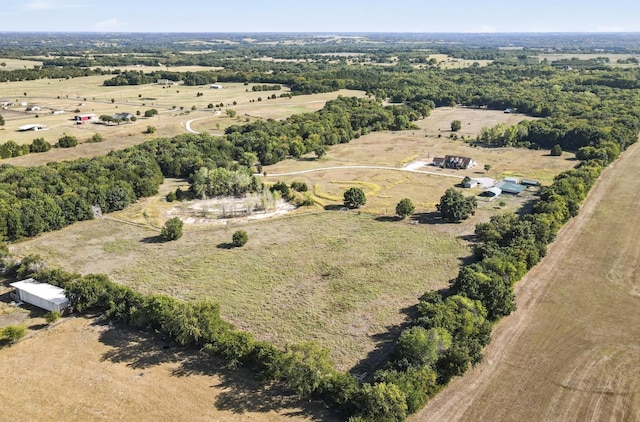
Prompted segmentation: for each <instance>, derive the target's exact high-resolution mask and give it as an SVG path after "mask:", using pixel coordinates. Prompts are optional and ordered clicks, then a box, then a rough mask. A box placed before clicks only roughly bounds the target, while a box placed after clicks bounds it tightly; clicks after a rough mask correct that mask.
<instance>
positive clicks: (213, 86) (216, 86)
mask: <svg viewBox="0 0 640 422" xmlns="http://www.w3.org/2000/svg"><path fill="white" fill-rule="evenodd" d="M209 88H211V89H222V85H218V84H211V85H209Z"/></svg>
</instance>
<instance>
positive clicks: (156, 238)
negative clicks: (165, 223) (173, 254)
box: [140, 235, 165, 243]
mask: <svg viewBox="0 0 640 422" xmlns="http://www.w3.org/2000/svg"><path fill="white" fill-rule="evenodd" d="M140 242H142V243H164V242H165V240H164V238H163V237H162V236H161V235H157V236H149V237H145V238H144V239H142V240H140Z"/></svg>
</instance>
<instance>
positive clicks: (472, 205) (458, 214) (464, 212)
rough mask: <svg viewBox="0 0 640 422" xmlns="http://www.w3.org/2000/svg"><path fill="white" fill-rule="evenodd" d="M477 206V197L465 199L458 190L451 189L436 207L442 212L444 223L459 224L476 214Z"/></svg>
mask: <svg viewBox="0 0 640 422" xmlns="http://www.w3.org/2000/svg"><path fill="white" fill-rule="evenodd" d="M477 206H478V204H477V202H476V198H475V197H473V196H470V197H465V196H464V195H463V194H461V193H460V192H458V191H457V190H455V189H453V188H449V189H447V191H446V192H445V194H444V195H443V196H442V197H441V198H440V203H439V204H437V205H436V208H437V209H438V211H440V214H441V216H442V219H443V220H444V221H446V222H448V223H457V222H460V221H462V220H466V219H467V218H469V216H470V215H473V214H475V209H476V207H477Z"/></svg>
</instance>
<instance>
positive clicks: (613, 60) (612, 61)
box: [537, 53, 638, 68]
mask: <svg viewBox="0 0 640 422" xmlns="http://www.w3.org/2000/svg"><path fill="white" fill-rule="evenodd" d="M537 57H538V59H539V60H540V61H542V60H544V59H547V60H548V61H549V62H553V61H556V60H570V59H573V58H576V59H580V60H593V59H596V58H598V57H606V58H608V59H609V63H607V65H608V66H612V67H624V68H629V67H636V68H637V67H638V65H637V64H620V63H617V61H618V60H626V59H628V58H631V57H636V58H637V56H636V55H634V54H606V53H588V54H574V53H569V54H561V53H549V54H538V55H537Z"/></svg>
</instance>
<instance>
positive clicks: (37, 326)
mask: <svg viewBox="0 0 640 422" xmlns="http://www.w3.org/2000/svg"><path fill="white" fill-rule="evenodd" d="M48 325H49V324H32V325H30V326H29V327H27V328H29V329H30V330H32V331H36V330H42V329H43V328H46V327H47V326H48Z"/></svg>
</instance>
